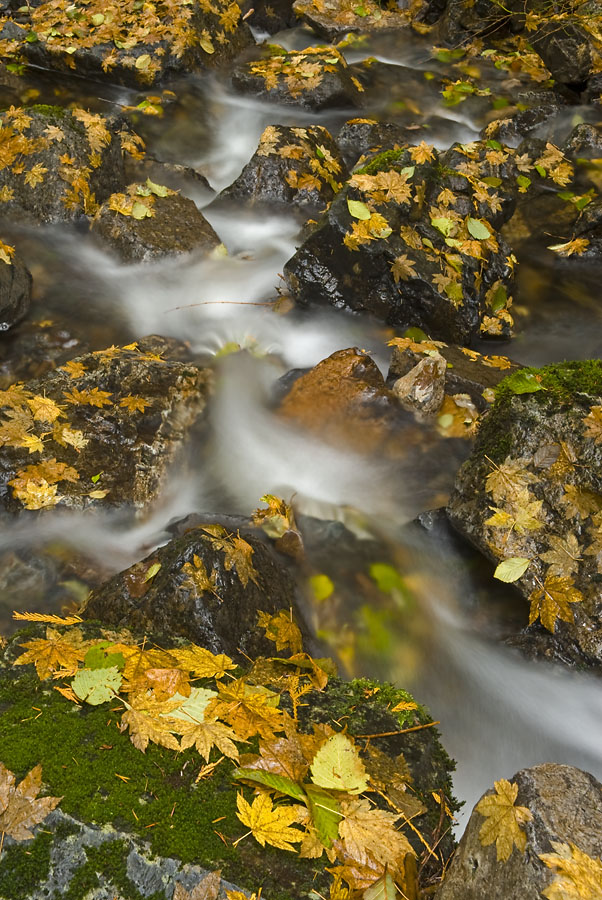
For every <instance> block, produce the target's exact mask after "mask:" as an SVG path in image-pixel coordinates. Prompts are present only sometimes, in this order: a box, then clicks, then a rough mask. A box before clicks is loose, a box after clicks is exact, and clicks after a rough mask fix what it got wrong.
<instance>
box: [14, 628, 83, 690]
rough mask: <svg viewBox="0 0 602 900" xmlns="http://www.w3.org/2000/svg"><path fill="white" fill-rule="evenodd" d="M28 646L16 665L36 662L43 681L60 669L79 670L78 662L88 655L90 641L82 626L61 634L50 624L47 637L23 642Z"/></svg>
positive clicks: (23, 645)
mask: <svg viewBox="0 0 602 900" xmlns="http://www.w3.org/2000/svg"><path fill="white" fill-rule="evenodd" d="M21 646H22V647H26V648H27V652H26V653H22V654H21V656H20V657H19V658H18V659H17V660H15V665H16V666H25V665H27V664H28V663H34V665H35V667H36V672H37V673H38V678H39V679H40V680H41V681H43V680H44V679H45V678H48V677H49V675H51V674H52V673H53V672H56V671H57V670H58V669H66V670H68V671H69V672H70V673H74V672H75V671H76V670H77V667H78V663H79V662H81V661H83V659H84V656H85V655H86V648H87V646H88V642H86V641H84V639H83V635H82V632H81V629H80V628H72V629H71V630H70V631H68V632H66V633H65V634H61V632H60V631H57V630H56V628H51V627H50V626H48V628H47V629H46V637H45V638H38V639H36V640H35V641H27V642H26V643H25V644H21Z"/></svg>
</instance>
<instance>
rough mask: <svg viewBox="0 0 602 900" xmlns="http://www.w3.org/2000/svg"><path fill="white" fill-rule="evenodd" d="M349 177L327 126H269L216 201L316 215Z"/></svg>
mask: <svg viewBox="0 0 602 900" xmlns="http://www.w3.org/2000/svg"><path fill="white" fill-rule="evenodd" d="M347 177H348V172H347V167H346V166H345V163H344V162H343V160H342V159H341V156H340V154H339V151H338V148H337V145H336V144H335V142H334V141H333V139H332V137H331V136H330V134H329V132H328V131H327V130H326V128H323V127H322V126H321V125H310V126H308V127H307V128H294V127H288V126H284V125H268V127H267V128H266V129H265V130H264V131H263V134H262V135H261V138H260V141H259V146H258V148H257V150H256V151H255V153H254V154H253V156H252V157H251V159H250V161H249V162H248V163H247V165H246V166H245V167H244V169H243V170H242V172H241V174H240V175H239V177H238V178H237V179H236V181H235V182H234V183H233V184H231V185H230V186H229V187H227V188H225V189H224V190H223V191H222V192H221V194H220V195H219V200H220V201H236V202H240V201H242V202H244V203H245V204H248V205H249V206H250V207H251V208H252V207H272V208H275V209H283V208H286V209H290V208H291V206H292V207H297V208H299V209H302V210H304V211H307V212H309V213H320V212H323V211H324V209H325V208H326V207H327V206H328V204H329V203H330V201H331V200H332V199H333V197H334V196H335V194H336V192H337V191H338V190H340V188H341V185H342V182H343V181H345V180H346V179H347Z"/></svg>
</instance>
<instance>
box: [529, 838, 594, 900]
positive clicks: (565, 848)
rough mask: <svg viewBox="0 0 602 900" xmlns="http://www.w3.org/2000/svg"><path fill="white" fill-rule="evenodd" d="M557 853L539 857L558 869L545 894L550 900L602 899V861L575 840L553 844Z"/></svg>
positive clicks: (550, 866) (542, 854) (550, 867)
mask: <svg viewBox="0 0 602 900" xmlns="http://www.w3.org/2000/svg"><path fill="white" fill-rule="evenodd" d="M551 843H552V847H553V848H554V853H540V854H539V858H540V859H541V860H542V861H543V862H544V863H545V864H546V866H547V867H548V868H549V869H554V870H555V877H554V881H553V882H552V884H551V885H550V886H549V887H547V888H546V889H545V891H542V896H544V897H546V898H547V900H601V898H602V860H601V859H595V858H592V857H591V856H588V855H587V853H584V852H583V850H580V849H579V847H577V846H576V844H573V842H572V841H571V842H570V843H568V844H562V843H560V842H558V841H552V842H551Z"/></svg>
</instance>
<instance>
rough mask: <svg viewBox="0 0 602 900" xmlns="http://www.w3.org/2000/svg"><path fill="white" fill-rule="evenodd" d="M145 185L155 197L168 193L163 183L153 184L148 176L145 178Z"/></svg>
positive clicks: (164, 195) (165, 195)
mask: <svg viewBox="0 0 602 900" xmlns="http://www.w3.org/2000/svg"><path fill="white" fill-rule="evenodd" d="M146 186H147V188H148V189H149V190H150V191H151V192H152V193H153V194H156V196H157V197H167V195H168V194H169V188H166V187H165V185H163V184H155V182H154V181H151V180H150V178H147V179H146Z"/></svg>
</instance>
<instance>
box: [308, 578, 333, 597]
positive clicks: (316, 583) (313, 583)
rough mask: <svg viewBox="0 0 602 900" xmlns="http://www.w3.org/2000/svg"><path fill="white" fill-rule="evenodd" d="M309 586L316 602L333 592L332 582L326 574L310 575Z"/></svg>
mask: <svg viewBox="0 0 602 900" xmlns="http://www.w3.org/2000/svg"><path fill="white" fill-rule="evenodd" d="M309 586H310V588H311V591H312V593H313V595H314V598H315V599H316V600H317V601H318V603H321V602H322V600H328V598H329V597H330V595H331V594H333V593H334V584H333V582H332V580H331V579H330V578H329V577H328V575H312V576H311V578H310V579H309Z"/></svg>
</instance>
